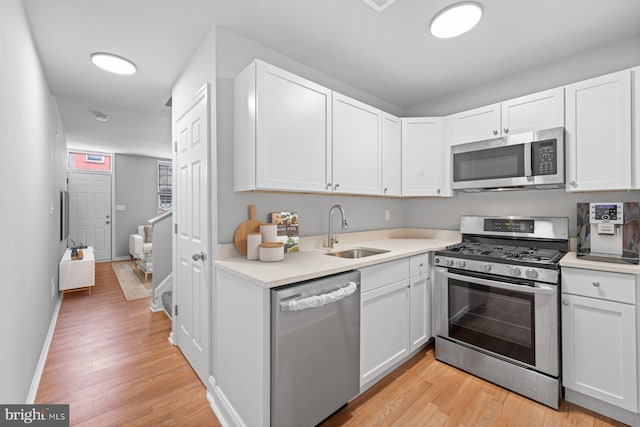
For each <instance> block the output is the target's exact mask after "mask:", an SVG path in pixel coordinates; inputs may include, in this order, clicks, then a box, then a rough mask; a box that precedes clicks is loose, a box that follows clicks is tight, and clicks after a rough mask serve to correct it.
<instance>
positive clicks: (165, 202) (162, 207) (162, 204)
mask: <svg viewBox="0 0 640 427" xmlns="http://www.w3.org/2000/svg"><path fill="white" fill-rule="evenodd" d="M172 175H173V171H172V167H171V163H167V162H158V213H159V214H161V213H164V212H166V211H170V210H171V209H172V207H173V179H172Z"/></svg>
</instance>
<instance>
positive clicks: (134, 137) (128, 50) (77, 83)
mask: <svg viewBox="0 0 640 427" xmlns="http://www.w3.org/2000/svg"><path fill="white" fill-rule="evenodd" d="M23 2H24V4H25V9H26V11H27V15H28V17H29V20H30V23H31V26H32V31H33V34H34V38H35V41H36V45H37V47H38V50H39V52H40V55H41V58H42V61H43V64H44V69H45V73H46V75H47V79H48V81H49V84H50V87H51V90H52V92H53V94H54V95H55V96H56V98H57V100H58V103H59V107H60V111H61V115H62V119H63V123H64V126H65V130H66V132H67V140H68V142H69V145H70V146H73V147H77V148H85V149H91V150H99V151H110V152H118V153H131V154H143V155H151V156H157V157H169V156H170V142H169V141H170V127H171V126H170V113H169V111H168V110H167V109H166V108H163V106H164V104H165V102H166V101H167V99H168V98H169V96H170V94H171V86H172V84H173V82H174V81H175V79H176V78H177V76H178V74H179V72H180V70H181V69H182V67H183V66H184V64H185V63H186V61H187V60H188V58H189V57H190V56H191V55H192V53H193V52H194V51H195V49H196V48H197V47H198V46H199V44H200V42H201V41H202V39H203V38H204V37H205V36H206V34H207V33H208V32H209V31H210V29H211V28H212V26H213V25H220V26H224V27H226V28H227V29H229V30H231V31H233V32H236V33H238V34H240V35H242V36H244V37H246V38H249V39H252V40H255V41H257V42H259V43H261V44H263V45H265V46H267V47H269V48H271V49H273V50H275V51H277V52H280V53H281V54H284V55H286V56H289V57H290V58H292V59H294V60H297V61H298V62H301V63H303V64H305V65H307V66H310V67H312V68H315V69H317V70H318V71H320V72H323V73H325V74H327V75H329V76H331V77H334V78H336V79H338V80H341V81H343V82H345V83H347V84H349V85H351V86H354V87H356V88H358V89H360V90H363V91H365V92H367V93H369V94H371V95H374V96H377V97H378V98H381V99H383V100H385V101H387V102H390V103H392V104H394V105H396V106H398V107H399V108H401V109H402V108H408V107H411V106H415V105H418V104H422V103H425V102H427V101H429V100H433V99H437V98H440V97H443V96H447V95H450V94H453V93H456V92H460V91H463V90H466V89H469V88H472V87H475V86H478V85H482V84H486V83H488V82H491V81H494V80H497V79H500V78H504V77H506V76H510V75H513V74H516V73H520V72H523V71H526V70H529V69H531V68H535V67H538V66H542V65H545V64H548V63H551V62H555V61H558V60H561V59H562V58H565V57H567V56H571V55H575V54H579V53H581V52H585V51H588V50H591V49H594V48H597V47H600V46H604V45H607V44H610V43H613V42H616V41H618V40H622V39H626V38H630V37H635V36H638V35H640V1H638V0H607V1H602V0H537V1H531V0H508V1H505V0H479V2H480V3H482V5H483V7H484V17H483V19H482V21H481V22H480V24H479V25H478V27H476V28H475V29H473V30H472V31H471V32H469V33H467V34H465V35H463V36H461V37H458V38H455V39H448V40H439V39H435V38H433V37H431V36H430V35H429V34H428V28H427V27H428V24H429V21H430V19H431V18H432V17H433V16H434V15H435V14H436V13H437V12H438V11H439V10H440V9H441V8H443V7H445V6H447V5H449V4H451V3H454V2H455V0H397V1H396V2H395V3H393V4H392V5H391V6H389V7H388V8H387V9H385V10H384V11H382V12H380V13H378V12H376V11H374V10H373V9H371V8H370V7H369V6H367V5H366V4H365V3H364V2H363V1H362V0H321V1H317V0H315V1H313V0H270V1H264V0H107V1H98V0H54V1H52V0H23ZM95 51H106V52H112V53H116V54H118V55H121V56H125V57H127V58H129V59H131V60H132V61H134V62H135V63H136V64H137V65H138V73H136V74H135V75H133V76H118V75H112V74H109V73H105V72H103V71H100V70H99V69H97V68H95V67H94V66H93V65H92V64H91V63H90V61H89V55H90V54H91V53H92V52H95ZM91 110H98V111H102V112H104V113H106V114H108V115H109V116H110V120H109V121H108V122H106V123H103V122H98V121H96V120H95V119H94V118H93V114H92V113H91V112H90V111H91Z"/></svg>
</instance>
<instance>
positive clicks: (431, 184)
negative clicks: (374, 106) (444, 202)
mask: <svg viewBox="0 0 640 427" xmlns="http://www.w3.org/2000/svg"><path fill="white" fill-rule="evenodd" d="M444 131H445V129H444V118H442V117H416V118H408V119H402V195H403V196H409V197H411V196H450V195H451V190H450V188H451V178H450V177H449V176H447V174H446V171H447V170H448V168H446V167H445V162H448V161H450V160H449V159H448V156H446V155H445V152H446V151H445V148H446V147H445V134H444Z"/></svg>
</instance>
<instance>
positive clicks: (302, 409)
mask: <svg viewBox="0 0 640 427" xmlns="http://www.w3.org/2000/svg"><path fill="white" fill-rule="evenodd" d="M359 375H360V272H359V271H350V272H347V273H341V274H336V275H333V276H328V277H323V278H321V279H317V280H310V281H307V282H302V283H297V284H294V285H291V286H287V287H284V288H277V289H273V290H272V291H271V425H272V426H274V427H289V426H291V427H305V426H314V425H316V424H318V423H319V422H320V421H322V420H324V419H325V418H327V417H328V416H329V415H331V414H332V413H333V412H335V411H336V410H338V409H339V408H340V407H341V406H343V405H345V404H346V403H347V402H348V401H349V400H351V399H353V398H354V397H355V396H356V395H357V394H358V393H359V391H360V381H359Z"/></svg>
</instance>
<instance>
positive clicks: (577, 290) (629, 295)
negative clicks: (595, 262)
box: [562, 268, 636, 304]
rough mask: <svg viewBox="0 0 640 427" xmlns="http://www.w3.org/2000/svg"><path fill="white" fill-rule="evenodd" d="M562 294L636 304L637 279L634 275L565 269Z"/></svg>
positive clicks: (563, 270)
mask: <svg viewBox="0 0 640 427" xmlns="http://www.w3.org/2000/svg"><path fill="white" fill-rule="evenodd" d="M562 292H566V293H569V294H574V295H582V296H585V297H591V298H599V299H604V300H609V301H618V302H623V303H627V304H635V303H636V278H635V276H634V275H632V274H623V273H611V272H608V271H597V270H586V269H581V268H563V269H562Z"/></svg>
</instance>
